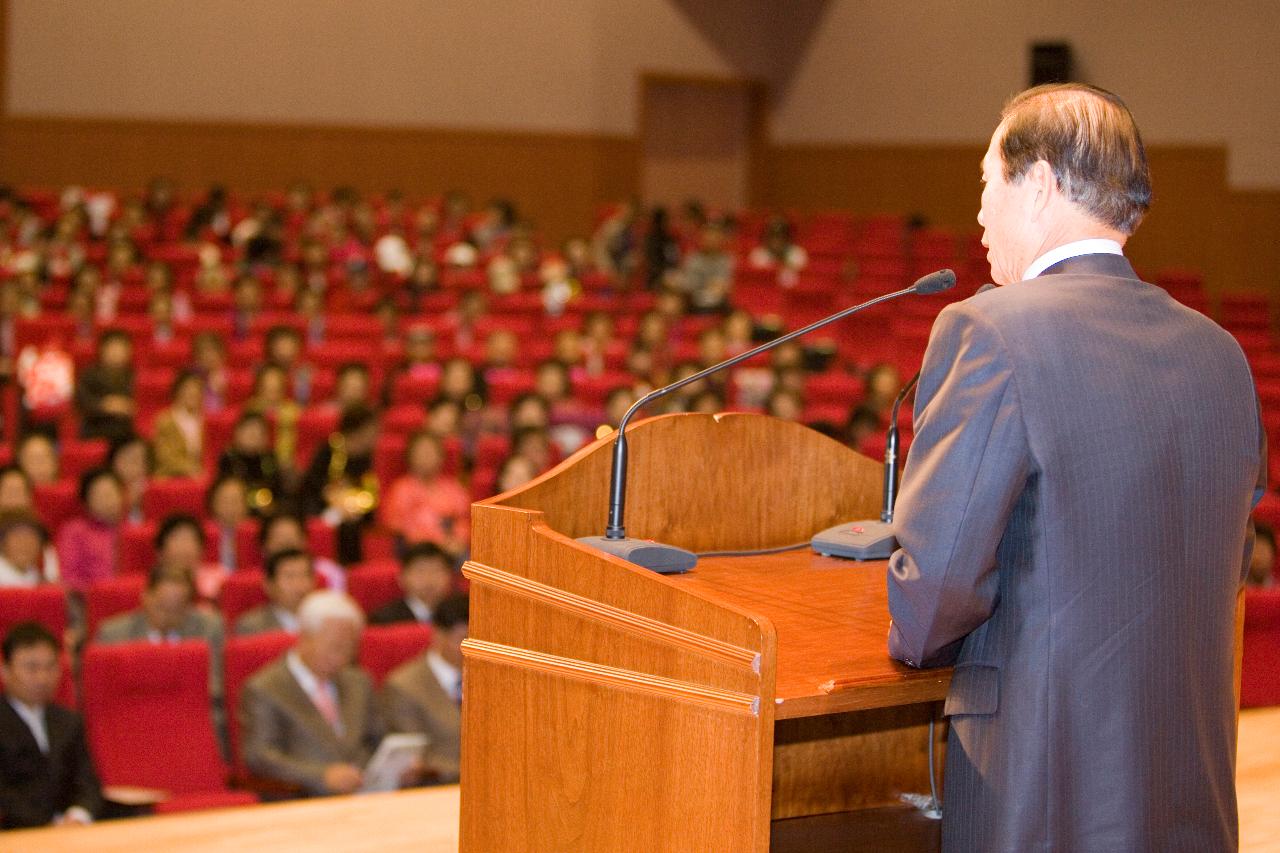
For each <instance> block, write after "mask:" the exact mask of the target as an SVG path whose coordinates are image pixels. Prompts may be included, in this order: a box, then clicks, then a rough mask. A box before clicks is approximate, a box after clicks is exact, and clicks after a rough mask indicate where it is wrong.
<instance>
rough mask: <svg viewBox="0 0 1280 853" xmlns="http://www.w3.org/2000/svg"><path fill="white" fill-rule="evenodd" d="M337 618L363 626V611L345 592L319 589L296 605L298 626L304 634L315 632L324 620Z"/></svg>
mask: <svg viewBox="0 0 1280 853" xmlns="http://www.w3.org/2000/svg"><path fill="white" fill-rule="evenodd" d="M331 619H337V620H340V621H343V622H348V623H350V624H351V625H354V626H355V627H356V629H357V630H359V629H362V628H364V613H363V612H362V611H361V610H360V605H358V604H356V602H355V599H353V598H352V597H351V596H349V595H347V594H346V593H345V592H338V591H337V590H333V589H321V590H317V591H315V592H313V593H310V594H308V595H307V597H306V598H304V599H302V605H301V606H300V607H298V627H299V629H300V630H301V631H302V633H304V634H315V633H317V632H318V631H319V630H320V629H321V628H322V627H323V626H324V623H325V622H328V621H329V620H331Z"/></svg>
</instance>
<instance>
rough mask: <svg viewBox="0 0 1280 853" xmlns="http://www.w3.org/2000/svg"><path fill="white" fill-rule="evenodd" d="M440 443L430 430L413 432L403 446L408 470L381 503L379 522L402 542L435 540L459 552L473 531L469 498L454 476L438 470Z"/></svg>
mask: <svg viewBox="0 0 1280 853" xmlns="http://www.w3.org/2000/svg"><path fill="white" fill-rule="evenodd" d="M443 463H444V448H443V445H441V443H440V439H439V438H438V437H437V436H435V435H434V434H432V433H429V432H426V431H421V432H417V433H414V434H413V436H411V437H410V439H409V444H408V447H407V448H406V449H405V466H406V468H407V469H408V473H406V474H405V475H404V476H402V477H399V478H398V479H396V481H395V482H394V483H392V484H391V488H390V489H389V490H388V491H387V494H386V497H385V499H384V500H383V502H382V525H383V526H384V527H386V528H387V529H388V530H390V531H391V532H392V533H394V534H395V535H396V536H397V538H399V539H400V540H401V541H402V542H403V543H405V544H408V545H413V544H415V543H418V542H435V543H436V544H438V545H440V546H442V547H443V548H445V549H446V550H448V551H451V552H454V553H460V552H462V551H464V550H465V549H466V547H467V541H468V538H469V536H470V533H471V498H470V497H469V496H468V495H467V490H466V489H464V488H463V487H462V484H461V483H459V482H458V480H457V478H456V477H449V476H445V475H444V474H443V473H441V467H442V465H443Z"/></svg>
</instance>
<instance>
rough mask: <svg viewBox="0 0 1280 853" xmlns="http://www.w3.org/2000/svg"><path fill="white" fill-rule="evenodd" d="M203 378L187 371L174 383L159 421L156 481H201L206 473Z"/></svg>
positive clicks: (156, 437) (156, 445) (156, 441)
mask: <svg viewBox="0 0 1280 853" xmlns="http://www.w3.org/2000/svg"><path fill="white" fill-rule="evenodd" d="M204 393H205V382H204V378H203V377H202V376H201V375H200V374H199V373H196V372H195V371H194V370H185V371H183V372H182V373H180V374H178V378H177V379H175V380H174V383H173V387H172V390H171V391H170V394H169V400H170V404H169V407H168V408H167V409H165V410H164V411H162V412H161V413H160V414H159V415H158V416H157V417H156V425H155V438H154V448H155V458H156V476H157V477H198V476H200V475H201V474H202V473H203V471H204Z"/></svg>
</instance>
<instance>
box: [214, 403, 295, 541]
mask: <svg viewBox="0 0 1280 853" xmlns="http://www.w3.org/2000/svg"><path fill="white" fill-rule="evenodd" d="M217 475H218V476H219V477H227V476H231V477H237V478H239V479H240V480H241V481H242V482H243V483H244V484H245V492H246V495H247V502H248V503H247V507H248V510H249V511H250V512H251V513H253V514H254V515H256V516H258V517H260V518H262V517H265V516H267V515H270V514H271V513H272V512H273V511H274V510H275V508H276V506H277V505H278V504H279V503H280V502H281V501H282V500H283V498H284V497H285V494H284V478H283V476H282V475H281V472H280V462H279V459H278V458H277V457H276V454H275V451H274V450H273V449H272V447H271V431H270V426H269V424H268V423H267V419H266V417H265V416H263V415H262V414H261V413H259V412H253V411H248V412H244V413H243V414H242V415H240V417H239V418H237V419H236V423H235V426H234V427H233V428H232V430H231V442H230V444H229V445H228V447H227V448H226V449H225V450H224V451H222V455H221V456H220V457H218V470H217Z"/></svg>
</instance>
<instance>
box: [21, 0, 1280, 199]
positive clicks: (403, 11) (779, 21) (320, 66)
mask: <svg viewBox="0 0 1280 853" xmlns="http://www.w3.org/2000/svg"><path fill="white" fill-rule="evenodd" d="M8 7H9V19H8V21H7V32H8V56H9V68H8V74H7V78H6V79H7V85H8V104H9V109H10V111H11V112H12V113H13V114H15V115H37V116H79V117H115V118H162V119H201V120H215V121H217V120H228V121H269V122H321V123H335V124H347V125H350V124H374V125H417V126H433V127H461V128H491V129H511V130H531V131H570V132H581V133H606V134H624V135H625V134H631V133H633V132H634V131H635V129H636V123H637V111H638V104H639V96H638V83H637V78H638V75H639V74H640V73H641V72H643V71H667V72H673V73H682V74H694V75H709V76H724V75H731V74H738V75H747V76H753V77H758V78H763V79H767V80H769V81H771V83H772V84H773V85H772V88H773V98H772V100H773V113H772V116H771V123H770V127H771V133H772V135H773V138H774V139H775V140H777V141H779V142H783V143H835V144H849V143H853V144H857V143H883V144H893V143H910V142H923V143H928V142H970V143H976V142H983V141H985V140H986V138H987V136H988V134H989V133H990V131H991V128H992V126H993V125H994V123H995V117H996V114H997V112H998V111H999V108H1000V105H1001V103H1002V102H1003V101H1004V99H1005V98H1006V97H1007V96H1008V95H1010V94H1012V93H1014V92H1016V91H1017V90H1018V89H1020V88H1021V87H1022V86H1023V85H1024V84H1025V81H1026V78H1027V65H1028V54H1029V45H1030V44H1031V42H1033V41H1038V40H1046V39H1063V40H1066V41H1069V42H1071V44H1072V46H1073V48H1074V50H1075V57H1076V63H1077V68H1078V70H1079V73H1080V76H1081V78H1082V79H1084V80H1087V81H1089V82H1093V83H1097V84H1098V85H1101V86H1105V87H1107V88H1110V89H1114V90H1115V91H1117V92H1119V93H1120V94H1121V95H1122V96H1123V97H1124V98H1125V99H1126V100H1127V101H1128V102H1129V104H1130V106H1131V107H1132V109H1133V111H1134V113H1135V115H1136V116H1137V118H1138V122H1139V124H1140V126H1141V127H1142V128H1143V131H1144V133H1145V135H1146V138H1147V140H1148V141H1149V142H1151V143H1155V144H1161V143H1166V144H1167V143H1194V144H1225V145H1226V146H1227V147H1228V151H1229V155H1230V168H1231V177H1232V180H1233V183H1234V184H1236V185H1237V186H1240V187H1266V188H1280V53H1278V52H1277V51H1276V50H1275V48H1274V45H1273V42H1274V39H1275V37H1276V36H1277V35H1278V34H1280V3H1276V2H1274V0H1222V2H1219V3H1216V4H1204V3H1192V2H1187V0H1170V2H1163V1H1162V0H1144V1H1143V2H1133V3H1124V2H1115V0H1106V1H1105V2H1104V0H1075V2H1072V3H1059V2H1051V0H980V2H974V3H956V2H953V0H917V2H913V3H901V2H891V0H871V2H867V0H740V2H739V0H735V2H733V3H726V2H719V0H627V2H617V0H555V2H546V3H513V2H503V0H430V2H423V0H363V2H360V3H352V2H349V0H183V2H179V3H175V2H172V0H112V2H110V3H102V2H96V0H9V3H8Z"/></svg>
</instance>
